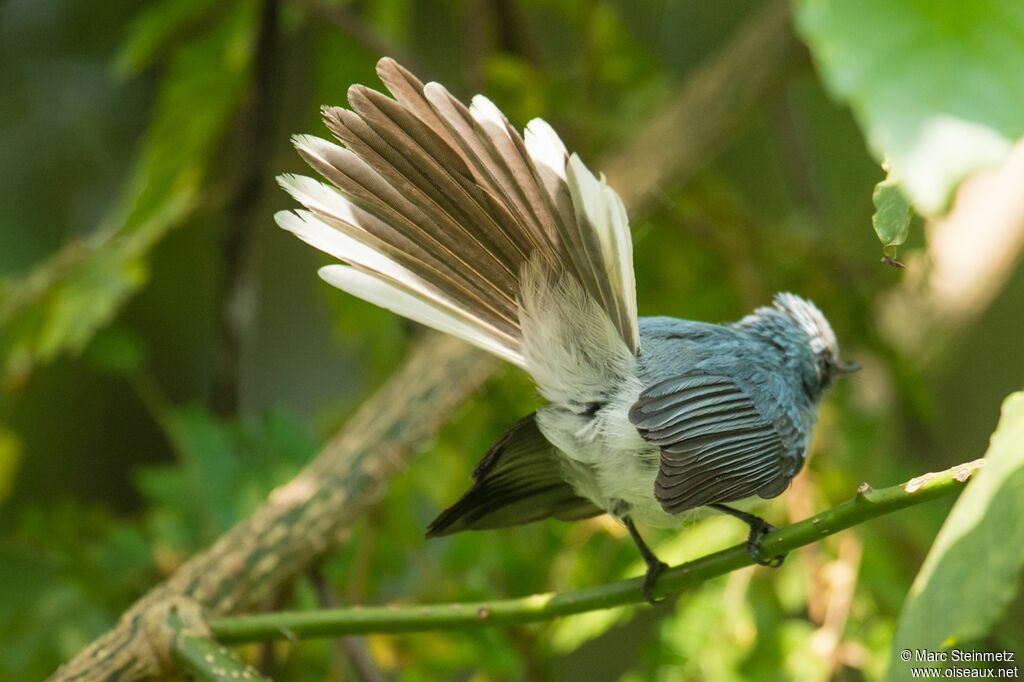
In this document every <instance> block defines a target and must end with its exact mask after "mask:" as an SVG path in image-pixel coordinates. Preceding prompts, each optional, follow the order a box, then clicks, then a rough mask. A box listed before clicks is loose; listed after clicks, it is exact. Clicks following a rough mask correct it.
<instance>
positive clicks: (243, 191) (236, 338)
mask: <svg viewBox="0 0 1024 682" xmlns="http://www.w3.org/2000/svg"><path fill="white" fill-rule="evenodd" d="M278 24H279V21H278V3H277V0H262V3H261V5H260V16H259V21H258V23H257V26H256V48H255V54H254V55H253V70H252V83H251V85H250V93H249V98H248V102H247V103H246V106H245V108H244V110H243V111H242V113H241V116H242V118H243V125H244V128H243V133H242V135H243V138H242V144H241V147H242V150H243V153H242V163H241V169H242V170H241V175H240V178H239V181H238V186H237V188H236V189H235V196H234V198H233V200H232V206H231V207H230V210H229V211H228V219H227V225H226V228H225V231H224V234H223V235H222V237H221V255H222V260H223V263H224V276H223V282H224V285H223V291H222V292H221V310H220V320H219V323H220V324H219V327H218V330H217V332H218V339H217V346H216V348H215V357H214V374H213V386H212V405H213V410H214V412H215V413H218V414H224V415H231V414H235V413H237V412H238V408H239V399H240V396H239V358H240V357H241V351H242V345H243V341H244V339H243V337H244V335H245V333H246V331H247V330H250V329H252V328H253V327H254V326H255V325H254V322H255V317H256V315H257V310H256V305H257V304H256V301H257V298H258V279H257V272H256V270H257V267H256V266H257V264H258V263H257V254H256V253H255V248H256V244H257V243H258V240H257V238H256V237H257V235H259V234H260V233H261V232H262V231H263V230H262V229H261V228H265V226H266V222H267V221H266V220H265V216H264V215H263V213H262V211H261V208H262V204H261V202H260V197H261V196H262V195H263V191H264V188H265V186H266V184H267V173H266V169H267V168H268V167H269V165H270V164H269V161H270V158H271V150H272V149H273V146H274V145H273V135H272V133H273V129H274V125H273V123H274V116H275V114H276V113H277V111H278V108H277V107H276V106H274V104H273V99H274V95H275V93H274V83H273V80H272V77H273V70H274V62H275V59H276V55H277V52H278V50H277V39H278V32H279V26H278Z"/></svg>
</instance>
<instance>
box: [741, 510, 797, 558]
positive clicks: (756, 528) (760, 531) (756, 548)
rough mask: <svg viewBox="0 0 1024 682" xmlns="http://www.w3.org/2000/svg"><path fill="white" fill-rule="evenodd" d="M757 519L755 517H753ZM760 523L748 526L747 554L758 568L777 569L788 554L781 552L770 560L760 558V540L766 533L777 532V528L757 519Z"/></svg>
mask: <svg viewBox="0 0 1024 682" xmlns="http://www.w3.org/2000/svg"><path fill="white" fill-rule="evenodd" d="M754 518H757V517H754ZM757 520H758V521H760V523H751V524H750V535H748V536H747V554H749V555H750V557H751V558H752V559H753V560H754V563H756V564H757V565H758V566H769V567H771V568H778V567H779V566H781V565H782V562H783V561H785V560H786V557H787V556H788V555H789V552H783V553H782V554H778V555H776V556H774V557H772V558H771V559H767V560H766V559H762V558H761V540H762V539H764V536H765V535H768V533H771V532H774V531H777V530H778V528H776V527H775V526H773V525H772V524H770V523H768V522H767V521H765V520H764V519H761V518H757Z"/></svg>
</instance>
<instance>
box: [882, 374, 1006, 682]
mask: <svg viewBox="0 0 1024 682" xmlns="http://www.w3.org/2000/svg"><path fill="white" fill-rule="evenodd" d="M1022 518H1024V392H1021V393H1014V394H1013V395H1011V396H1010V397H1009V398H1007V399H1006V401H1004V403H1003V409H1002V418H1001V419H1000V421H999V425H998V427H997V428H996V431H995V433H993V434H992V441H991V443H990V445H989V449H988V452H987V453H986V455H985V466H984V468H983V469H982V470H981V471H980V472H979V473H978V474H977V475H976V476H975V479H974V480H972V481H971V483H970V485H968V486H967V489H966V490H965V491H964V492H963V494H962V495H961V496H960V499H959V500H957V502H956V504H955V505H954V506H953V510H952V511H951V512H950V514H949V517H948V518H947V519H946V522H945V524H944V525H943V527H942V529H941V530H940V531H939V535H938V537H936V539H935V544H934V545H932V548H931V550H930V551H929V552H928V556H927V557H926V558H925V561H924V565H923V566H922V567H921V571H920V573H918V575H917V578H916V579H915V580H914V584H913V585H912V586H911V588H910V593H909V594H908V596H907V600H906V602H905V603H904V606H903V611H902V613H901V614H900V619H899V623H898V624H897V627H896V635H895V637H894V638H893V649H892V652H893V658H892V659H891V664H890V667H889V678H890V679H904V678H905V677H906V671H907V667H908V666H907V663H905V662H904V661H903V660H902V659H901V657H900V654H901V652H903V651H904V650H908V649H909V650H910V651H911V652H913V651H914V650H916V649H927V650H929V651H938V650H940V649H941V648H943V647H951V646H956V645H962V644H963V643H965V642H970V641H973V640H977V639H980V638H982V637H984V636H985V635H987V634H988V633H989V631H990V630H991V628H992V626H993V625H995V624H996V623H997V622H998V620H999V619H1000V617H1001V615H1002V613H1003V611H1004V610H1005V609H1006V607H1007V605H1008V604H1009V603H1010V601H1011V600H1012V599H1013V598H1014V596H1015V595H1016V593H1017V590H1018V589H1019V587H1020V578H1021V569H1022V568H1024V525H1022V524H1021V523H1020V519H1022ZM915 665H921V663H919V662H916V663H915Z"/></svg>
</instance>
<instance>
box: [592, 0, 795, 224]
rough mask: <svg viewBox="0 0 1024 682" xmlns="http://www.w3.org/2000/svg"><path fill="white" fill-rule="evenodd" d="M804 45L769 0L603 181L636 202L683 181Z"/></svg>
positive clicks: (784, 10) (784, 6)
mask: <svg viewBox="0 0 1024 682" xmlns="http://www.w3.org/2000/svg"><path fill="white" fill-rule="evenodd" d="M803 55H804V50H803V47H802V46H801V43H800V42H799V41H798V40H797V39H796V36H795V35H794V34H793V28H792V26H791V23H790V9H789V2H787V1H786V0H769V2H766V3H765V4H764V5H762V6H761V7H759V8H758V9H757V10H755V11H754V12H752V13H751V15H750V16H749V17H748V18H747V19H746V21H744V22H743V24H742V25H741V26H740V27H739V28H738V29H737V30H736V33H735V35H733V37H732V38H731V39H730V40H729V42H728V43H726V44H725V45H723V46H722V47H721V48H720V49H719V50H718V51H717V52H715V53H714V54H712V55H711V56H710V57H709V58H708V59H706V60H705V61H704V62H703V63H702V64H701V65H700V66H698V67H697V68H696V69H695V71H694V73H693V75H692V76H691V77H690V78H689V80H688V81H687V82H686V84H685V85H684V86H683V88H682V89H681V90H680V91H679V94H677V95H676V96H675V98H674V99H673V100H672V101H671V102H670V103H669V104H668V106H667V107H665V109H664V110H663V111H662V112H661V113H659V114H658V115H657V116H655V117H653V118H652V119H651V122H650V123H649V124H648V125H645V126H643V127H642V128H641V129H640V130H639V131H638V133H637V135H636V136H635V137H634V138H632V139H630V140H629V143H628V144H629V147H628V149H625V150H623V152H622V153H621V154H619V155H618V156H616V157H615V158H614V159H613V160H612V162H611V163H609V164H607V165H606V166H605V167H604V171H605V173H606V175H607V176H608V184H610V185H611V186H612V187H614V188H615V189H616V191H617V192H618V193H619V194H620V195H622V200H623V201H624V202H625V204H626V205H627V206H635V205H636V204H638V203H640V202H641V201H643V200H645V199H647V198H649V197H650V195H652V194H657V193H658V191H659V190H660V188H662V187H663V186H666V185H672V186H675V185H678V184H682V183H684V182H686V180H687V179H689V176H690V175H691V174H693V173H695V172H696V171H698V170H700V168H701V167H702V166H704V165H705V164H706V163H708V162H709V161H710V160H711V159H712V158H713V157H714V156H715V154H716V153H717V152H718V151H719V149H720V148H721V147H722V145H723V144H724V143H725V142H726V140H727V139H728V136H729V134H730V133H732V132H733V131H734V130H735V129H736V128H738V127H739V126H740V124H742V123H743V122H744V121H745V120H747V118H749V116H750V114H751V113H752V112H753V111H754V110H755V108H756V107H757V106H758V105H759V104H760V103H761V101H762V100H763V99H764V97H765V96H766V95H767V94H768V93H769V92H771V91H772V90H773V89H775V88H776V87H778V86H779V85H781V84H782V83H783V82H784V80H785V77H786V76H787V74H788V73H789V72H790V70H791V69H792V67H793V66H794V65H796V64H798V63H801V62H802V61H803Z"/></svg>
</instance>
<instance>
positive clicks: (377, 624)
mask: <svg viewBox="0 0 1024 682" xmlns="http://www.w3.org/2000/svg"><path fill="white" fill-rule="evenodd" d="M983 463H984V461H983V460H975V461H973V462H968V463H966V464H961V465H959V466H956V467H953V468H952V469H948V470H946V471H943V472H939V473H930V474H924V475H923V476H918V477H917V478H914V479H911V480H910V481H908V482H907V483H904V484H901V485H894V486H890V487H888V488H882V489H880V490H873V489H872V488H871V487H870V486H868V485H867V484H864V485H862V486H861V489H860V490H858V491H857V494H856V496H854V497H853V498H852V499H850V500H848V501H846V502H843V503H842V504H839V505H837V506H835V507H833V508H831V509H828V510H826V511H824V512H821V513H820V514H816V515H815V516H813V517H811V518H809V519H805V520H803V521H800V522H798V523H794V524H792V525H790V526H786V527H785V528H782V529H780V530H778V531H775V532H773V533H770V534H768V535H766V536H765V537H764V539H763V540H762V541H761V548H762V553H763V554H764V555H765V556H775V555H778V554H782V553H784V552H788V551H790V550H792V549H796V548H797V547H802V546H804V545H809V544H811V543H812V542H815V541H816V540H819V539H821V538H823V537H825V536H827V535H832V534H833V533H837V532H839V531H841V530H844V529H846V528H849V527H851V526H855V525H858V524H860V523H863V522H865V521H867V520H869V519H873V518H875V517H878V516H882V515H884V514H889V513H892V512H894V511H896V510H898V509H903V508H904V507H910V506H913V505H917V504H921V503H923V502H927V501H929V500H934V499H936V498H939V497H945V496H948V495H952V494H953V493H956V492H959V491H960V490H961V489H962V488H963V484H964V483H965V482H966V481H967V479H968V478H969V477H970V475H971V474H972V473H973V472H974V471H976V470H977V469H979V468H980V467H981V466H982V465H983ZM751 563H753V560H752V559H751V557H750V555H749V554H747V551H746V547H745V545H737V546H735V547H731V548H729V549H725V550H722V551H720V552H716V553H714V554H710V555H708V556H706V557H702V558H700V559H697V560H695V561H692V562H689V563H686V564H682V565H680V566H677V567H675V568H672V569H669V570H667V571H665V573H663V574H662V575H661V576H660V577H659V578H658V582H657V585H656V586H655V589H654V592H655V594H657V595H667V594H674V593H677V592H680V591H682V590H685V589H688V588H691V587H694V586H695V585H698V584H700V583H702V582H704V581H706V580H708V579H710V578H713V577H716V576H719V575H723V574H725V573H728V572H730V571H734V570H736V569H738V568H742V567H743V566H747V565H749V564H751ZM642 582H643V579H642V578H632V579H629V580H621V581H619V582H615V583H609V584H606V585H599V586H597V587H590V588H586V589H582V590H577V591H575V592H567V593H563V594H555V593H546V594H536V595H532V596H529V597H521V598H517V599H502V600H497V601H486V602H471V603H456V604H438V605H428V606H403V607H397V606H376V607H360V606H357V607H352V608H345V609H327V610H320V611H292V612H288V611H283V612H277V613H268V614H261V615H254V616H234V617H225V618H218V619H216V620H214V621H213V622H212V623H211V626H212V629H213V634H214V636H215V637H216V638H217V640H218V641H220V642H222V643H225V644H238V643H242V642H256V641H266V640H271V639H282V638H288V639H295V638H310V637H336V636H339V635H351V634H360V633H368V632H390V633H395V632H421V631H425V630H454V629H465V628H476V627H490V626H496V625H518V624H522V623H531V622H537V621H545V620H550V619H552V618H556V617H558V616H567V615H570V614H574V613H582V612H584V611H594V610H597V609H607V608H611V607H614V606H621V605H624V604H635V603H640V602H642V601H643V600H644V597H643V594H642V592H641V589H640V587H641V584H642Z"/></svg>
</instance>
